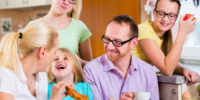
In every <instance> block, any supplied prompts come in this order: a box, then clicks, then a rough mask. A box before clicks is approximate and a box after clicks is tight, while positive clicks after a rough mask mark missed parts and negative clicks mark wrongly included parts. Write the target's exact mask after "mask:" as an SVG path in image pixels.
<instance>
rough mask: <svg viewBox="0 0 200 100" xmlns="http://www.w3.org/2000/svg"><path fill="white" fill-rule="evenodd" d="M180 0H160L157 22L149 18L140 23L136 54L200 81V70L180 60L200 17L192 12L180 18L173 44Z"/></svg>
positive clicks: (164, 69) (166, 71)
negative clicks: (172, 29)
mask: <svg viewBox="0 0 200 100" xmlns="http://www.w3.org/2000/svg"><path fill="white" fill-rule="evenodd" d="M180 6H181V4H180V1H179V0H157V2H156V6H155V9H154V18H155V20H154V21H153V22H151V21H146V22H145V23H142V24H140V25H139V26H138V28H139V34H138V40H139V44H138V45H137V46H136V48H134V49H133V54H134V56H136V57H138V58H141V59H142V60H144V61H146V62H149V63H151V64H153V65H155V66H156V67H157V68H158V69H159V70H160V71H161V72H162V73H163V74H165V75H172V74H173V72H174V71H175V72H176V73H179V74H184V76H185V77H186V78H187V79H188V80H189V82H191V83H193V82H197V81H198V74H197V73H196V72H193V71H191V70H189V69H187V68H184V67H183V66H181V65H180V64H179V63H178V61H179V58H180V55H181V50H182V47H183V45H184V42H185V39H186V37H187V35H188V34H189V33H190V32H192V31H193V30H194V27H195V22H196V20H192V19H193V18H194V17H193V16H192V17H191V18H189V19H188V20H187V21H183V16H181V18H180V20H179V29H178V35H177V37H176V40H175V42H174V43H173V44H172V36H171V28H172V27H173V25H174V23H175V22H176V19H177V17H178V14H179V9H180Z"/></svg>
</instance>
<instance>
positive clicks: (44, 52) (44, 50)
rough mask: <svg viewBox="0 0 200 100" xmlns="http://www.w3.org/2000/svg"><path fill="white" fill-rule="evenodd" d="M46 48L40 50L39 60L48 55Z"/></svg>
mask: <svg viewBox="0 0 200 100" xmlns="http://www.w3.org/2000/svg"><path fill="white" fill-rule="evenodd" d="M46 51H47V49H46V47H44V46H42V47H40V48H39V49H38V55H39V58H42V57H43V56H44V55H45V54H46Z"/></svg>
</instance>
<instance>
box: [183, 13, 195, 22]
mask: <svg viewBox="0 0 200 100" xmlns="http://www.w3.org/2000/svg"><path fill="white" fill-rule="evenodd" d="M191 16H192V15H191V14H186V15H185V17H184V18H183V20H184V21H186V20H188V19H189V18H190V17H191ZM192 20H195V18H193V19H192Z"/></svg>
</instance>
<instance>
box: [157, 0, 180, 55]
mask: <svg viewBox="0 0 200 100" xmlns="http://www.w3.org/2000/svg"><path fill="white" fill-rule="evenodd" d="M159 1H160V0H157V2H156V4H155V9H156V8H157V5H158V3H159ZM169 1H170V2H175V3H177V4H178V6H179V8H178V13H179V10H180V7H181V3H180V0H169ZM172 45H173V42H172V32H171V29H170V30H168V31H166V32H165V33H164V36H163V43H162V51H163V52H164V54H165V55H167V54H168V53H169V51H170V50H171V48H172Z"/></svg>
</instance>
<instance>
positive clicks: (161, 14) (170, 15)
mask: <svg viewBox="0 0 200 100" xmlns="http://www.w3.org/2000/svg"><path fill="white" fill-rule="evenodd" d="M166 15H167V17H168V19H170V20H175V19H176V17H177V16H178V14H174V13H165V12H164V11H158V10H156V16H157V17H159V18H164V17H165V16H166Z"/></svg>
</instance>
